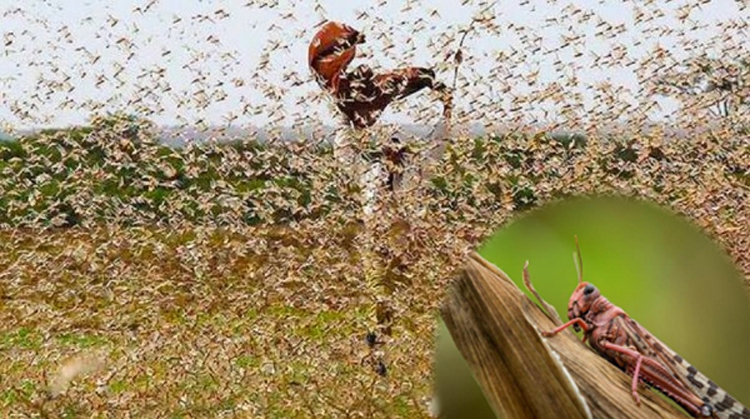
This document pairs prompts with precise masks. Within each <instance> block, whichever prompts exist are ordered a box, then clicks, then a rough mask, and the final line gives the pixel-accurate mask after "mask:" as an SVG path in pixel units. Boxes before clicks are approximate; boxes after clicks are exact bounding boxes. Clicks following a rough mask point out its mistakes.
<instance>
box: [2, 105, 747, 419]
mask: <svg viewBox="0 0 750 419" xmlns="http://www.w3.org/2000/svg"><path fill="white" fill-rule="evenodd" d="M0 147H1V148H0V150H1V151H0V173H2V176H1V177H0V222H1V223H2V224H3V227H4V228H3V229H2V231H0V325H2V326H0V389H2V390H1V391H2V392H0V411H3V412H7V414H8V415H29V414H32V415H45V416H48V417H58V416H59V417H89V416H92V415H104V414H105V413H104V412H109V413H113V414H125V413H126V412H127V413H128V414H131V415H134V416H143V415H146V414H149V415H153V414H154V412H155V411H158V412H161V413H164V414H168V415H171V416H174V417H180V416H194V415H198V416H212V417H216V416H222V415H232V414H244V415H249V416H253V417H256V416H261V415H265V417H347V416H368V417H369V416H375V417H410V418H411V417H425V416H426V415H427V409H426V407H427V404H428V400H429V397H430V393H431V388H432V380H431V371H432V351H433V344H434V341H433V337H434V334H433V332H434V328H435V326H436V324H435V323H436V322H435V320H436V313H437V311H436V309H437V306H438V304H439V302H440V301H441V299H442V296H443V293H444V292H445V290H446V288H447V284H448V283H449V281H450V279H451V277H452V275H453V274H454V272H455V269H456V267H457V265H458V264H460V263H461V262H462V261H463V260H464V258H463V255H464V252H465V251H466V250H467V249H469V248H475V247H476V246H477V245H478V244H479V243H480V242H481V241H482V240H483V239H484V238H486V237H487V236H488V235H489V234H490V233H491V232H492V231H494V230H495V229H497V228H498V227H499V226H500V225H502V224H503V223H505V222H506V221H507V220H509V219H510V218H511V217H513V216H514V215H516V214H518V213H520V212H523V211H526V210H528V209H531V208H534V207H537V206H539V205H541V204H544V203H548V202H551V201H554V200H556V199H559V198H563V197H566V196H571V195H582V194H592V193H604V194H609V193H621V194H626V195H631V196H636V197H639V198H641V199H648V200H652V201H656V202H658V203H661V204H664V205H666V206H668V207H670V208H672V209H674V210H675V211H677V212H679V213H681V214H683V215H685V216H687V217H689V218H690V219H692V220H693V221H694V222H696V223H697V224H698V225H700V226H702V227H704V228H705V229H706V230H707V231H708V232H709V233H710V234H712V235H713V237H714V238H716V239H718V241H719V242H720V243H722V244H723V245H724V246H725V247H726V248H727V249H728V251H729V253H730V254H731V256H732V257H733V258H734V260H735V262H737V263H738V265H739V266H740V267H741V269H742V270H743V273H744V274H745V275H746V277H750V256H748V254H747V252H746V249H747V237H750V232H749V231H748V226H750V222H749V219H748V207H747V206H742V205H738V203H741V202H748V201H750V196H749V195H750V174H749V173H748V166H747V161H750V155H748V153H750V150H748V147H747V142H746V141H745V140H743V139H742V138H740V137H737V136H735V135H734V134H733V133H732V132H731V131H730V130H722V131H716V132H704V133H702V134H697V135H696V137H695V138H694V139H693V140H692V141H673V140H670V139H668V138H666V137H664V136H663V135H661V134H659V133H654V134H651V135H648V136H641V137H635V138H630V139H625V140H621V139H612V138H600V137H596V136H589V137H588V138H586V139H585V140H584V138H583V137H576V138H567V137H566V138H553V137H550V136H548V135H546V134H545V133H539V134H537V135H533V136H529V135H507V136H498V137H488V138H464V137H460V138H455V139H453V140H452V141H451V143H450V144H449V145H448V146H447V148H446V151H445V153H444V154H443V156H442V157H441V158H440V159H438V160H437V161H430V160H429V159H427V158H421V157H419V156H422V155H423V154H424V153H425V152H424V150H425V149H426V148H427V145H424V144H420V143H414V147H413V150H414V153H415V154H416V155H417V157H418V158H416V159H415V161H414V163H412V164H414V165H417V166H418V167H421V168H425V170H424V171H423V172H422V173H427V174H428V176H423V177H420V176H414V175H413V174H409V176H408V178H407V179H408V180H407V184H406V185H405V187H404V189H403V190H401V191H396V192H393V193H391V192H387V191H385V190H383V191H381V198H382V199H381V203H383V204H384V205H382V206H380V207H378V209H377V212H376V217H374V219H364V220H363V216H362V214H361V208H362V203H361V201H360V195H361V191H360V190H359V187H358V186H357V185H358V182H356V179H355V176H353V174H352V173H351V171H350V170H341V166H340V164H339V162H338V161H337V160H336V159H335V158H334V157H333V155H332V154H331V152H330V149H326V148H322V147H319V146H316V145H309V144H299V143H297V144H292V143H283V144H274V145H270V144H269V145H263V144H258V143H256V142H253V141H245V142H237V143H232V144H201V145H190V146H188V147H185V148H181V149H172V148H168V147H165V146H163V145H160V144H159V143H158V142H157V141H156V140H155V139H154V135H153V132H152V128H151V127H150V126H149V124H144V123H141V122H139V121H137V120H132V119H129V118H108V119H103V120H95V121H93V122H92V124H91V126H87V127H79V128H75V129H71V130H56V131H47V132H43V133H41V134H39V135H36V136H33V137H28V138H21V139H19V140H17V141H12V142H6V143H2V144H0ZM428 169H429V170H428ZM362 221H364V223H363V222H362ZM365 226H366V228H363V227H365ZM374 238H377V240H374ZM363 260H371V262H372V263H370V264H365V263H363ZM368 331H376V336H377V339H378V341H382V342H386V343H387V345H386V346H382V345H381V346H377V345H376V347H375V348H370V347H369V346H368V344H367V342H366V340H365V336H366V334H367V332H368ZM384 348H385V349H384ZM386 349H387V350H386ZM82 354H83V355H82ZM81 356H83V358H81ZM61 366H62V367H64V369H63V370H62V371H60V370H58V369H59V368H60V367H61ZM70 371H74V372H78V373H80V374H78V373H77V374H72V375H71V374H69V372H70ZM81 371H87V372H89V374H92V377H91V378H84V375H83V373H82V372H81ZM60 377H62V378H60ZM66 377H67V378H66ZM59 383H62V384H59ZM342 383H346V385H342ZM50 388H53V389H58V388H59V390H55V391H54V392H52V391H51V390H50Z"/></svg>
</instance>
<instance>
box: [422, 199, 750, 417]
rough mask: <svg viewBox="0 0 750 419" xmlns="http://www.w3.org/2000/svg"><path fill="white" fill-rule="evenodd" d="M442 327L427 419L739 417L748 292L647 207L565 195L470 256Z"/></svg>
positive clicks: (748, 340) (745, 395)
mask: <svg viewBox="0 0 750 419" xmlns="http://www.w3.org/2000/svg"><path fill="white" fill-rule="evenodd" d="M576 238H577V240H576ZM576 241H577V244H578V246H579V248H580V253H579V252H578V249H577V244H576ZM527 263H528V265H527ZM524 266H527V269H524ZM524 272H525V273H524ZM525 276H526V278H527V279H528V283H524V277H525ZM533 290H535V291H536V293H537V294H538V297H537V296H536V295H534V291H533ZM554 312H556V313H557V314H555V313H554ZM557 315H559V319H557V318H556V317H555V316H557ZM442 320H443V322H444V323H443V324H441V325H440V327H439V328H438V344H437V354H436V373H435V374H436V387H435V397H434V400H433V404H432V413H433V415H434V416H436V417H440V418H459V417H468V416H466V414H467V412H472V417H495V415H497V417H521V416H524V415H523V414H521V416H517V413H519V412H526V413H528V414H530V416H529V417H531V416H537V417H542V416H540V415H543V414H544V412H545V411H546V410H545V409H557V411H558V413H565V412H566V411H569V412H573V413H571V414H575V412H577V413H580V415H578V416H580V417H586V416H587V415H588V414H593V416H594V417H597V416H599V415H601V414H609V415H610V416H614V417H644V416H643V415H654V414H659V413H661V414H671V413H674V412H677V413H679V412H680V411H682V412H685V413H688V414H690V415H692V416H709V417H711V416H710V415H717V414H718V415H719V416H715V417H730V415H731V414H736V416H732V417H747V415H748V414H750V410H748V409H746V408H745V407H744V406H748V405H750V357H748V356H747V354H748V353H750V300H749V299H748V289H747V285H746V284H745V283H743V279H742V276H741V274H740V273H739V271H738V270H737V269H736V268H735V267H734V265H733V263H732V261H731V259H730V258H729V257H728V256H727V254H726V253H725V252H724V251H723V250H722V249H721V248H720V247H719V246H718V245H716V244H715V243H714V242H713V241H712V240H711V238H710V237H708V236H707V235H706V234H704V233H703V232H702V231H701V230H700V229H699V228H697V227H695V226H694V225H692V224H691V223H690V222H688V221H686V220H685V219H683V218H682V217H680V216H677V215H675V214H673V213H671V212H669V211H666V210H664V209H661V208H659V207H657V206H654V205H651V204H649V203H644V202H641V201H635V200H631V199H626V198H617V197H593V198H575V199H570V200H566V201H563V202H559V203H555V204H551V205H548V206H545V207H542V208H539V209H537V210H535V211H532V212H530V213H528V214H527V215H526V216H523V217H521V218H519V219H517V220H515V221H514V222H512V223H510V224H508V225H507V226H505V227H504V228H502V229H500V230H499V231H498V232H497V233H496V234H495V235H493V236H492V237H491V238H490V239H489V240H488V241H486V242H485V244H484V245H483V246H482V247H481V248H480V249H479V250H478V253H477V254H474V255H472V257H470V258H469V261H468V262H467V265H466V268H465V270H464V272H463V274H462V275H461V276H460V277H459V278H458V279H457V281H456V283H455V284H454V286H453V289H452V290H451V291H450V292H449V294H448V298H447V300H446V301H445V303H444V305H443V309H442ZM582 340H585V343H584V342H582ZM634 375H637V377H638V378H637V380H636V379H634ZM493 411H494V413H493ZM474 412H476V413H474ZM639 414H640V415H641V416H638V415H639ZM563 416H565V415H563ZM558 417H561V416H559V415H558Z"/></svg>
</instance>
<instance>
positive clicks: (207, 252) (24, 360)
mask: <svg viewBox="0 0 750 419" xmlns="http://www.w3.org/2000/svg"><path fill="white" fill-rule="evenodd" d="M315 233H316V232H312V231H309V232H305V231H299V230H297V231H292V230H278V229H277V230H269V229H260V228H257V229H256V228H249V229H247V230H243V231H239V232H228V231H225V230H218V229H209V230H204V229H200V230H193V231H185V232H180V233H174V234H171V233H164V232H163V231H149V230H137V229H120V230H75V229H73V230H64V231H59V232H47V233H44V234H42V235H41V236H40V235H39V234H38V232H14V233H8V232H5V233H3V234H2V238H1V240H0V242H2V243H3V245H2V247H3V248H2V255H3V256H2V258H0V272H2V284H3V285H2V287H1V288H0V294H1V295H2V310H0V316H1V317H0V324H2V325H4V326H3V327H2V328H0V388H2V389H3V390H2V392H1V393H0V410H2V411H4V412H6V414H10V415H11V416H12V415H24V414H33V413H36V414H39V415H41V416H49V417H91V416H100V417H101V416H108V415H111V414H115V415H118V416H119V415H126V414H127V415H132V416H136V417H142V416H167V417H188V416H189V417H196V416H201V417H217V416H231V415H234V414H237V413H244V414H249V415H250V416H251V417H269V418H271V417H278V418H281V417H334V416H335V417H348V416H350V415H353V416H355V417H356V416H368V417H369V416H375V417H423V416H424V415H425V414H426V409H425V407H426V402H427V401H426V396H428V395H429V393H430V387H431V380H430V371H431V357H430V353H431V348H432V345H433V328H434V326H435V314H434V311H433V309H434V308H435V304H436V301H434V300H423V299H418V298H412V294H409V295H408V296H406V298H400V299H397V301H395V305H396V306H399V305H403V304H408V317H404V318H403V321H399V322H398V323H397V324H396V325H395V327H394V329H393V333H392V337H391V338H390V340H389V342H388V353H387V357H384V358H383V363H384V364H385V365H386V367H387V373H386V375H385V377H383V376H381V375H379V374H378V373H377V372H376V370H375V368H374V365H373V364H374V361H375V360H376V359H377V357H378V354H375V353H372V354H371V350H370V348H369V346H368V345H367V344H366V342H365V334H366V332H367V331H368V327H370V326H371V325H372V322H371V318H372V313H371V312H370V310H371V306H372V305H371V303H370V297H371V296H369V295H367V290H366V289H365V287H364V286H363V284H362V282H363V279H362V275H361V272H357V270H353V269H352V260H353V258H356V257H358V255H357V251H356V249H354V248H352V247H347V246H345V245H343V246H342V242H341V241H342V240H343V241H345V240H346V237H345V234H343V233H342V235H336V234H333V235H330V234H329V235H328V236H329V238H330V239H331V240H332V241H333V242H335V243H333V242H328V243H321V242H320V241H319V238H320V237H317V238H316V237H315ZM317 233H320V232H317ZM337 236H338V238H337ZM328 245H337V248H338V249H342V250H343V251H340V252H328V251H327V250H326V248H325V246H328ZM294 262H296V263H294ZM355 266H356V265H355ZM438 282H439V281H437V280H436V278H430V275H425V276H423V277H422V279H421V281H420V283H412V284H410V285H409V289H410V290H411V293H413V295H414V296H419V295H434V294H435V293H436V288H438V287H439V284H438ZM401 308H402V309H406V308H405V307H401ZM381 339H383V338H382V337H381ZM82 354H84V355H85V354H89V356H101V357H103V359H104V360H105V363H104V366H103V367H102V368H100V369H99V370H98V371H96V372H94V373H93V374H91V375H90V376H89V377H80V378H78V379H76V380H74V381H73V382H72V383H71V386H70V387H69V389H68V391H67V392H65V393H64V394H62V395H61V396H59V397H56V398H54V399H52V400H47V399H45V391H46V389H47V388H48V387H49V386H50V385H52V384H53V382H54V380H55V376H56V374H57V372H58V369H59V368H60V367H61V365H63V364H64V363H65V362H66V361H70V360H71V358H75V357H76V356H81V355H82ZM70 362H72V363H73V364H75V363H76V362H82V363H84V364H85V363H87V362H88V363H91V362H93V361H91V360H85V359H84V360H82V361H76V360H75V359H73V361H70ZM72 368H76V367H72ZM81 368H82V367H81Z"/></svg>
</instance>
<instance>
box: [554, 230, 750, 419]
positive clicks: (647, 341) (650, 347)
mask: <svg viewBox="0 0 750 419" xmlns="http://www.w3.org/2000/svg"><path fill="white" fill-rule="evenodd" d="M576 249H577V251H578V263H577V264H576V267H577V268H578V286H577V287H576V289H575V291H574V292H573V295H572V296H571V297H570V302H569V303H568V319H570V321H569V322H567V323H565V324H563V325H562V326H560V327H558V328H556V329H554V330H552V331H549V332H542V335H543V336H545V337H551V336H554V335H556V334H558V333H560V332H561V331H563V330H565V329H566V328H568V327H569V326H573V328H574V329H575V330H576V331H580V329H583V342H584V343H585V342H586V341H588V342H589V345H591V347H592V348H593V349H594V350H595V351H596V352H597V353H599V355H601V356H602V357H604V358H605V359H607V360H608V361H609V362H611V363H612V364H614V365H615V366H617V367H618V368H620V369H621V370H623V371H625V372H626V373H627V374H628V375H631V376H632V377H633V383H632V386H631V389H632V392H633V398H634V399H635V402H636V404H639V405H640V398H639V396H638V383H639V382H641V383H644V384H646V385H647V386H651V387H653V388H655V389H657V390H659V391H660V392H662V393H663V394H664V395H666V396H667V397H669V398H670V399H672V400H673V401H674V402H675V403H677V404H678V405H680V406H682V408H684V409H685V410H686V411H687V412H688V413H690V415H692V416H693V417H709V418H717V419H750V409H748V408H747V407H745V406H743V405H742V404H740V403H739V402H738V401H737V400H735V399H734V398H733V397H732V396H730V395H729V394H728V393H727V392H726V391H724V390H722V389H721V388H719V386H717V385H716V384H715V383H714V382H713V381H711V380H709V379H708V378H707V377H706V376H705V375H703V374H701V372H700V371H698V370H697V369H696V368H695V367H694V366H692V365H690V364H689V363H688V362H687V361H686V360H685V359H684V358H682V357H681V356H680V355H678V354H677V353H675V352H674V351H673V350H671V349H669V348H668V347H667V345H665V344H663V343H662V342H660V341H659V340H658V339H657V338H655V337H654V336H653V335H652V334H651V333H649V332H648V331H647V330H646V329H645V328H644V327H643V326H641V325H640V324H638V322H636V321H635V320H633V319H631V318H630V316H628V315H627V313H625V311H623V310H622V309H621V308H619V307H617V306H615V305H614V304H612V303H610V302H609V301H608V300H607V299H606V298H605V297H603V296H602V295H601V293H600V292H599V290H598V289H597V288H596V287H595V286H594V285H592V284H590V283H588V282H584V281H583V278H582V270H583V262H582V260H581V250H580V248H579V247H578V238H576Z"/></svg>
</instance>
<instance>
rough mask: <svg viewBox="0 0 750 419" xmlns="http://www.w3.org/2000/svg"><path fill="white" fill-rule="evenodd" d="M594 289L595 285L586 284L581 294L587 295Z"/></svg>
mask: <svg viewBox="0 0 750 419" xmlns="http://www.w3.org/2000/svg"><path fill="white" fill-rule="evenodd" d="M595 289H596V287H595V286H593V285H591V284H586V287H584V288H583V295H589V294H591V293H592V292H594V290H595Z"/></svg>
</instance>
